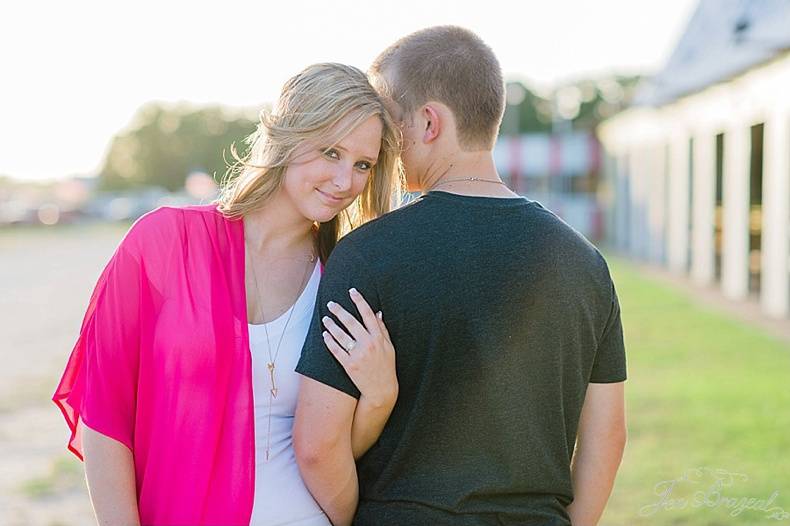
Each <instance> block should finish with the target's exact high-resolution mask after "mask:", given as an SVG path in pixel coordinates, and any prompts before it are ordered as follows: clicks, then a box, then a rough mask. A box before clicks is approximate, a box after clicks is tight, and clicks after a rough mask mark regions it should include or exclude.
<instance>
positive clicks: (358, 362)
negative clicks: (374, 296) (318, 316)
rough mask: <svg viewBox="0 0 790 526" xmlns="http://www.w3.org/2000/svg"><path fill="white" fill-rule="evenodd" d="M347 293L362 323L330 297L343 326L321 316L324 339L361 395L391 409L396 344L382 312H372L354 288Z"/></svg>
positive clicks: (395, 392)
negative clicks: (392, 339) (394, 344)
mask: <svg viewBox="0 0 790 526" xmlns="http://www.w3.org/2000/svg"><path fill="white" fill-rule="evenodd" d="M349 295H350V296H351V301H353V302H354V305H356V306H357V310H358V311H359V314H360V315H361V316H362V322H363V323H364V324H363V323H360V322H359V321H358V320H357V319H356V318H355V317H354V316H353V315H351V314H350V313H349V312H348V311H346V310H345V309H344V308H343V307H341V306H340V305H338V304H337V303H334V302H331V301H330V302H329V304H328V305H327V307H328V308H329V311H330V312H331V313H332V314H334V315H335V316H336V317H337V319H338V320H339V321H340V323H342V324H343V327H340V326H339V325H338V324H337V323H335V321H334V320H333V319H332V318H330V317H329V316H324V318H323V319H322V322H323V324H324V327H325V328H326V330H325V331H324V333H323V335H324V343H325V344H326V346H327V348H328V349H329V351H330V352H331V353H332V354H333V355H334V356H335V358H337V361H339V362H340V364H341V365H342V366H343V368H344V369H345V370H346V373H347V374H348V376H349V377H350V378H351V380H352V381H353V382H354V384H355V385H356V386H357V389H359V391H360V393H362V398H364V399H365V400H366V401H367V402H368V403H370V404H372V405H374V406H378V407H388V408H390V409H391V408H392V406H393V405H395V400H396V399H397V397H398V378H397V376H396V373H395V348H394V347H393V346H392V341H390V336H389V332H388V331H387V327H386V326H385V325H384V321H383V319H382V314H381V312H379V313H377V314H374V313H373V309H371V308H370V305H368V303H367V301H365V298H363V297H362V294H360V293H359V292H358V291H357V290H356V289H351V290H350V291H349Z"/></svg>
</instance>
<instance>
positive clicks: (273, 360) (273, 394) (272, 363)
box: [244, 239, 315, 462]
mask: <svg viewBox="0 0 790 526" xmlns="http://www.w3.org/2000/svg"><path fill="white" fill-rule="evenodd" d="M244 246H245V249H246V252H247V258H248V259H249V262H250V268H251V269H252V279H253V282H254V283H255V291H256V292H257V293H258V302H257V303H258V313H259V314H260V316H261V320H262V322H263V330H264V333H265V334H266V350H267V353H268V355H269V361H268V362H267V364H266V368H267V369H268V370H269V381H270V382H271V386H272V387H271V389H270V390H269V410H268V417H267V420H268V424H267V428H268V429H267V432H266V461H267V462H268V461H269V451H270V445H271V437H272V400H273V399H274V398H277V383H276V381H275V376H274V373H275V369H276V364H277V357H278V356H279V355H280V345H281V344H282V343H283V338H284V337H285V332H286V331H287V329H288V324H289V323H290V322H291V316H292V315H293V312H294V309H295V308H296V303H297V302H298V301H299V298H300V297H301V295H302V292H303V289H304V287H305V280H307V276H308V272H309V271H310V263H312V262H314V261H315V255H313V254H310V255H309V257H308V264H307V265H306V267H305V271H304V276H302V281H301V282H300V285H299V292H297V296H296V300H294V302H293V304H292V305H291V307H290V308H289V309H288V317H287V318H286V320H285V325H284V326H283V330H282V332H281V333H280V340H279V341H278V342H277V347H276V349H275V351H274V357H272V344H271V341H270V340H269V327H268V325H267V323H266V315H265V313H264V312H263V306H262V305H261V299H262V297H263V296H262V295H261V289H260V287H259V286H258V274H257V272H255V266H254V265H253V264H252V255H251V254H250V250H249V247H248V246H247V243H246V239H245V244H244Z"/></svg>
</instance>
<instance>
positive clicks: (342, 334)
mask: <svg viewBox="0 0 790 526" xmlns="http://www.w3.org/2000/svg"><path fill="white" fill-rule="evenodd" d="M321 322H322V323H323V324H324V327H325V328H326V330H327V331H329V333H330V334H331V335H332V337H333V338H334V339H335V341H336V342H337V343H339V344H340V345H341V346H343V348H344V349H346V350H348V349H349V348H350V347H351V346H352V345H353V344H354V339H353V338H352V337H351V336H349V335H348V333H346V331H344V330H343V329H342V328H341V327H340V326H339V325H338V324H337V323H335V320H333V319H332V318H330V317H329V316H324V317H323V318H321Z"/></svg>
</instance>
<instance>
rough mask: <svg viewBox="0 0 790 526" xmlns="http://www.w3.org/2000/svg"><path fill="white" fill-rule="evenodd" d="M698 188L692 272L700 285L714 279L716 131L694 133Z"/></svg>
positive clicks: (693, 207)
mask: <svg viewBox="0 0 790 526" xmlns="http://www.w3.org/2000/svg"><path fill="white" fill-rule="evenodd" d="M692 170H693V171H694V181H693V184H694V188H693V190H692V193H693V196H692V198H693V201H692V204H691V217H692V221H691V222H692V226H691V275H692V277H693V279H694V281H695V282H696V283H698V284H700V285H708V284H710V283H712V282H713V279H714V273H715V269H714V255H713V250H714V248H713V214H714V208H715V201H716V195H715V194H716V134H715V132H714V131H713V130H702V131H699V132H697V133H695V134H694V164H693V166H692Z"/></svg>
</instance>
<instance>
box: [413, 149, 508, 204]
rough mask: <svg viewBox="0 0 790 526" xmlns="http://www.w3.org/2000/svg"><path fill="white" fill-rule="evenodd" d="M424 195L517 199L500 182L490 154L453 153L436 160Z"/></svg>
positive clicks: (427, 177) (424, 179)
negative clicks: (439, 193) (432, 193)
mask: <svg viewBox="0 0 790 526" xmlns="http://www.w3.org/2000/svg"><path fill="white" fill-rule="evenodd" d="M422 188H423V193H427V192H429V191H431V190H440V191H442V192H449V193H453V194H459V195H469V196H479V197H517V196H518V194H516V193H514V192H512V191H511V190H510V189H509V188H508V187H507V186H505V184H504V183H503V182H502V178H501V177H499V173H497V170H496V165H495V164H494V157H493V155H492V153H491V152H490V151H479V152H455V153H453V154H452V155H448V156H446V157H442V158H440V159H437V160H436V161H435V162H434V163H432V164H431V165H430V166H429V167H428V170H427V171H426V174H425V177H424V178H423V184H422Z"/></svg>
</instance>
